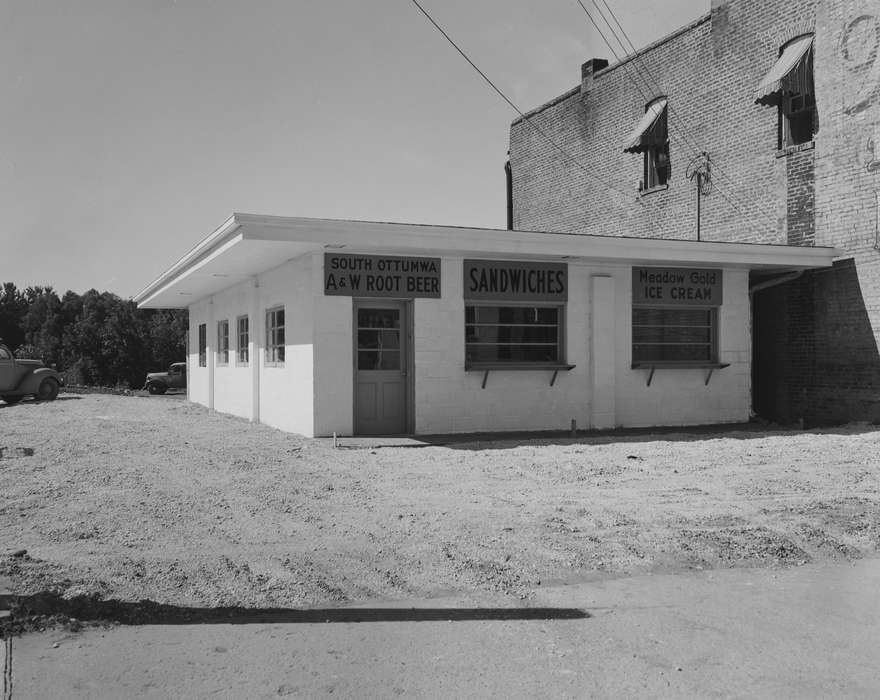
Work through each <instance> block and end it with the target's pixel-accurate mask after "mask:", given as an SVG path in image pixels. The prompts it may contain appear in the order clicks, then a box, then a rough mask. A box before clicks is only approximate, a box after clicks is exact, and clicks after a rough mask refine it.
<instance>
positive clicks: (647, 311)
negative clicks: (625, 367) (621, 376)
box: [632, 306, 718, 364]
mask: <svg viewBox="0 0 880 700" xmlns="http://www.w3.org/2000/svg"><path fill="white" fill-rule="evenodd" d="M717 338H718V309H717V308H691V309H687V308H676V307H670V306H666V307H664V306H633V310H632V361H633V363H634V364H644V363H647V364H653V363H656V364H675V363H677V362H680V363H688V362H699V363H703V362H706V363H712V362H717V361H718V341H717Z"/></svg>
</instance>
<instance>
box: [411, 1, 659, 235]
mask: <svg viewBox="0 0 880 700" xmlns="http://www.w3.org/2000/svg"><path fill="white" fill-rule="evenodd" d="M412 3H413V4H414V5H415V6H416V7H417V8H419V10H420V11H421V13H422V14H423V15H424V16H425V17H426V18H427V19H428V21H429V22H430V23H431V24H432V25H434V28H435V29H436V30H437V31H438V32H440V33H441V34H442V35H443V37H444V38H445V39H446V41H448V42H449V43H450V44H451V45H452V47H453V48H454V49H455V50H456V51H458V53H459V54H460V55H461V57H462V58H463V59H464V60H465V61H467V62H468V63H469V64H470V66H471V68H473V69H474V70H475V71H476V72H477V73H479V75H480V77H482V78H483V80H485V81H486V83H488V84H489V86H490V87H491V88H492V89H493V90H494V91H495V92H496V93H497V94H498V95H499V96H500V97H501V99H503V100H504V101H505V102H506V103H507V104H508V105H510V106H511V107H512V108H513V109H514V111H516V113H517V114H519V116H520V117H521V118H522V120H523V121H524V122H525V123H526V124H527V125H528V126H529V127H530V128H531V129H534V130H535V131H536V132H537V133H538V134H539V135H540V136H541V137H543V138H544V139H545V140H546V141H547V142H548V143H549V144H550V145H551V146H553V147H554V148H555V149H556V150H557V151H559V152H560V153H561V154H562V155H563V156H564V157H565V158H566V159H567V160H569V161H570V162H571V163H573V164H574V165H575V166H577V168H578V169H579V170H581V171H582V172H583V173H584V174H585V175H586V176H587V177H589V178H590V179H591V180H594V181H596V182H598V183H600V184H602V185H603V186H604V187H606V188H607V189H609V190H611V191H612V192H616V193H617V194H619V195H621V196H622V197H625V198H626V199H627V200H630V197H631V195H630V194H628V193H626V192H624V191H623V190H620V189H617V188H616V187H614V186H612V185H610V184H609V183H608V182H607V181H606V180H604V179H602V178H601V177H599V176H597V175H595V174H594V173H593V172H592V171H591V170H589V169H588V168H587V167H586V166H585V165H583V164H582V163H581V162H580V161H579V160H578V159H577V158H575V157H574V156H572V155H570V154H569V153H568V152H567V151H566V150H565V149H563V148H562V146H560V145H559V144H558V143H556V141H555V140H554V139H552V138H551V137H550V136H549V135H548V134H547V133H545V132H544V130H543V129H541V128H540V127H539V126H538V125H537V124H535V123H533V122H532V120H531V119H529V118H528V117H527V116H526V115H525V113H524V112H523V111H522V110H521V109H520V108H519V107H517V106H516V104H515V103H514V102H513V101H512V100H511V99H510V98H509V97H507V95H505V94H504V92H502V90H501V89H500V88H499V87H498V86H497V85H496V84H495V83H493V82H492V80H490V79H489V77H488V76H487V75H486V74H485V73H484V72H483V71H482V70H480V68H479V67H478V66H477V64H476V63H474V62H473V61H472V60H471V59H470V58H469V57H468V55H467V54H466V53H465V52H464V51H463V50H462V49H461V48H460V47H459V46H458V44H456V43H455V41H454V40H453V39H452V37H450V36H449V34H447V33H446V31H445V30H444V29H443V27H441V26H440V25H439V24H437V22H435V21H434V18H433V17H431V15H430V14H428V12H427V10H425V8H424V7H422V6H421V5H420V4H419V2H418V0H412ZM636 201H637V202H638V203H639V204H640V205H641V206H642V207H643V208H644V209H645V211H646V212H648V213H649V214H648V219H649V223H650V224H651V227H652V228H654V224H656V223H657V222H656V221H655V220H654V218H653V216H652V215H651V213H650V212H651V210H650V209H648V208H647V207H646V206H645V204H644V202H642V201H641V199H639V198H636Z"/></svg>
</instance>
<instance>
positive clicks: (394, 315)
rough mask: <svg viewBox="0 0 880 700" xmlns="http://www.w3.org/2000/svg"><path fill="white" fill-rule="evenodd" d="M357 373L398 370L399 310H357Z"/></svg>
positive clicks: (399, 357)
mask: <svg viewBox="0 0 880 700" xmlns="http://www.w3.org/2000/svg"><path fill="white" fill-rule="evenodd" d="M357 321H358V327H357V350H358V353H357V359H358V369H359V370H400V369H401V356H400V309H367V308H362V309H358V314H357Z"/></svg>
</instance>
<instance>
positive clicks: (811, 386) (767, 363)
mask: <svg viewBox="0 0 880 700" xmlns="http://www.w3.org/2000/svg"><path fill="white" fill-rule="evenodd" d="M753 312H754V322H753V333H752V340H753V363H752V403H753V407H754V410H755V412H756V413H757V414H758V415H760V416H762V417H764V418H766V419H768V420H772V421H776V422H779V423H785V424H799V425H802V426H804V427H807V428H810V427H813V426H828V425H840V424H843V423H846V422H848V421H856V420H858V421H871V422H875V423H876V422H880V352H878V348H877V341H876V336H875V332H874V328H873V326H872V323H871V318H870V315H869V313H868V310H867V308H866V306H865V299H864V296H863V294H862V289H861V284H860V281H859V271H858V268H857V265H856V261H855V260H854V259H853V258H847V259H844V260H838V261H836V262H835V263H834V265H833V266H832V267H830V268H826V269H821V270H813V271H807V272H805V273H804V274H803V275H802V276H801V277H799V278H797V279H795V280H793V281H790V282H788V283H786V284H781V285H779V286H775V287H770V288H769V289H765V290H762V291H759V292H757V293H756V294H755V297H754V302H753Z"/></svg>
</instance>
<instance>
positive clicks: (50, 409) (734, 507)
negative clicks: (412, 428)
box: [0, 394, 880, 619]
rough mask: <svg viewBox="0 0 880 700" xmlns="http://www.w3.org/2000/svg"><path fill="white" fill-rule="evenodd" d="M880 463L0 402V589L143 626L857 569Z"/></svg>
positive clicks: (711, 442) (838, 436)
mask: <svg viewBox="0 0 880 700" xmlns="http://www.w3.org/2000/svg"><path fill="white" fill-rule="evenodd" d="M878 455H880V427H877V426H868V425H851V426H847V427H844V428H839V429H831V430H824V431H819V430H815V431H806V432H802V431H784V430H767V429H761V428H760V427H758V426H755V427H746V428H743V429H741V430H719V431H706V430H702V431H693V432H690V433H689V432H680V433H669V432H664V433H660V432H657V433H654V434H651V433H647V432H646V433H642V434H632V433H626V434H619V435H605V436H589V435H588V436H580V437H578V438H567V437H559V438H554V439H547V438H543V439H516V440H514V439H508V440H495V441H488V440H479V441H477V440H472V441H471V442H466V441H462V442H456V443H450V444H433V445H427V446H410V447H404V446H400V447H370V446H369V444H368V443H364V442H363V441H351V440H349V441H345V440H343V441H342V445H341V447H340V448H338V449H334V447H333V445H332V441H330V440H308V439H304V438H302V437H299V436H296V435H290V434H286V433H282V432H279V431H277V430H273V429H271V428H268V427H265V426H261V425H252V424H250V423H248V422H247V421H244V420H240V419H237V418H233V417H229V416H224V415H221V414H216V413H212V412H210V411H208V410H206V409H204V408H202V407H200V406H196V405H192V404H189V403H187V402H186V401H184V400H181V398H180V397H179V396H177V397H174V396H164V397H149V396H145V395H132V396H109V395H99V394H87V395H71V394H62V395H61V397H59V399H58V400H57V401H55V402H52V403H37V402H33V401H25V402H22V403H21V404H18V405H16V406H7V405H5V404H3V403H0V494H2V500H0V576H6V577H8V578H9V579H10V580H11V581H12V584H13V589H14V591H15V592H16V593H17V594H19V595H24V596H33V598H32V600H31V607H32V608H34V609H36V608H39V604H38V603H37V602H36V601H38V599H39V598H40V595H42V599H43V601H44V603H45V601H46V600H48V599H49V598H51V600H52V601H54V602H51V603H45V605H46V606H47V607H48V609H47V610H44V612H51V611H52V609H55V610H58V609H59V607H58V606H59V605H62V604H63V603H61V602H59V601H80V602H81V601H83V600H91V601H108V600H112V601H116V602H117V603H121V604H128V603H132V604H133V603H137V602H138V601H150V602H149V603H146V602H144V603H138V605H140V608H138V610H140V611H141V612H143V611H144V610H145V609H146V607H149V608H150V609H151V610H152V611H153V612H152V614H153V616H154V617H155V615H156V614H157V613H156V611H157V610H160V609H165V608H163V606H174V610H177V611H178V612H179V611H180V608H188V609H190V610H189V612H190V614H195V613H194V611H193V609H195V608H217V607H227V606H245V607H256V608H278V607H285V608H287V607H303V606H334V605H346V604H354V603H362V602H369V601H373V602H375V601H380V600H388V599H398V600H399V599H407V598H417V597H418V598H424V597H430V596H439V595H448V594H450V593H456V594H460V593H469V594H473V595H475V596H479V595H484V594H485V595H491V596H494V597H496V598H499V597H500V598H502V599H508V600H509V601H510V604H511V605H520V604H523V603H525V604H528V601H529V599H530V598H532V597H533V596H534V591H535V590H536V588H537V587H538V586H541V585H548V584H551V583H562V582H574V581H584V580H590V579H594V578H597V577H599V578H601V577H608V576H621V575H627V574H633V573H641V572H648V571H658V572H659V571H663V572H668V571H680V570H686V569H709V568H729V567H755V566H761V567H785V566H796V565H800V564H803V563H806V562H817V561H830V560H851V559H855V558H859V557H863V556H874V555H876V552H877V550H878V546H880V469H878V467H880V457H878ZM21 550H27V552H26V554H22V553H21ZM145 606H146V607H145ZM117 612H118V610H117ZM84 614H85V615H86V616H88V613H87V612H86V613H84ZM119 616H120V615H119V614H117V617H119ZM21 618H22V615H19V619H21Z"/></svg>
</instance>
